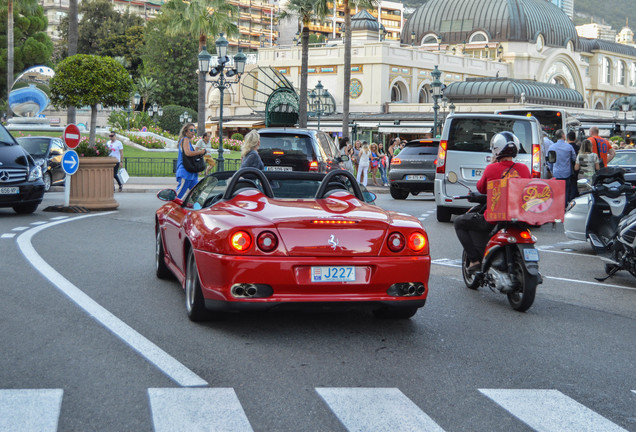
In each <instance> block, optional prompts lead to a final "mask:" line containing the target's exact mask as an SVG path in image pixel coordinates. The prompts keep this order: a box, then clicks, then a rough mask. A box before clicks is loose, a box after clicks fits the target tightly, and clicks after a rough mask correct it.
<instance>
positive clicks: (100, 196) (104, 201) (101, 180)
mask: <svg viewBox="0 0 636 432" xmlns="http://www.w3.org/2000/svg"><path fill="white" fill-rule="evenodd" d="M115 164H117V159H115V158H113V157H80V158H79V169H78V170H77V172H76V173H75V174H73V176H72V177H71V197H70V203H69V204H70V205H71V206H80V207H85V208H87V209H89V210H114V209H116V208H117V207H119V203H118V202H117V201H116V200H115V194H114V192H113V184H114V183H113V182H114V179H113V169H114V168H115Z"/></svg>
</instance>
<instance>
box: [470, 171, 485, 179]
mask: <svg viewBox="0 0 636 432" xmlns="http://www.w3.org/2000/svg"><path fill="white" fill-rule="evenodd" d="M483 173H484V170H483V169H474V170H471V175H472V176H473V178H481V175H482V174H483Z"/></svg>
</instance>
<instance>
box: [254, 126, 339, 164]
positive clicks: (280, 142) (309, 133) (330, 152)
mask: <svg viewBox="0 0 636 432" xmlns="http://www.w3.org/2000/svg"><path fill="white" fill-rule="evenodd" d="M258 134H259V135H260V138H261V146H260V148H259V150H258V154H259V155H260V157H261V160H262V161H263V163H264V164H265V170H266V171H315V172H328V171H330V170H333V169H339V168H343V167H342V166H341V165H340V163H341V162H345V160H344V159H343V158H342V157H341V156H340V151H339V149H338V146H336V144H335V143H334V142H333V140H332V139H331V137H330V136H329V135H328V134H327V133H325V132H324V131H320V130H313V129H299V128H265V129H259V130H258Z"/></svg>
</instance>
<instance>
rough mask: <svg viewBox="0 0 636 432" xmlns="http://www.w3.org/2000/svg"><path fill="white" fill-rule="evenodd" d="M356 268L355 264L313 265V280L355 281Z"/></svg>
mask: <svg viewBox="0 0 636 432" xmlns="http://www.w3.org/2000/svg"><path fill="white" fill-rule="evenodd" d="M355 280H356V268H355V267H353V266H333V267H312V268H311V281H312V282H353V281H355Z"/></svg>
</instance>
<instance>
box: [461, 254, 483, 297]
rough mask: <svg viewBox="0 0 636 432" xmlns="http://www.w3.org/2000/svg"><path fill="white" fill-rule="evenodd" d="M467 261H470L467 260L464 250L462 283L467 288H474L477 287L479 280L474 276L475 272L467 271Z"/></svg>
mask: <svg viewBox="0 0 636 432" xmlns="http://www.w3.org/2000/svg"><path fill="white" fill-rule="evenodd" d="M469 262H470V261H469V260H468V255H466V251H464V252H463V253H462V277H463V278H464V283H465V284H466V286H467V287H468V288H470V289H472V290H476V289H477V288H479V285H480V283H479V282H480V280H479V278H478V277H477V276H476V273H469V272H468V264H469Z"/></svg>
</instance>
